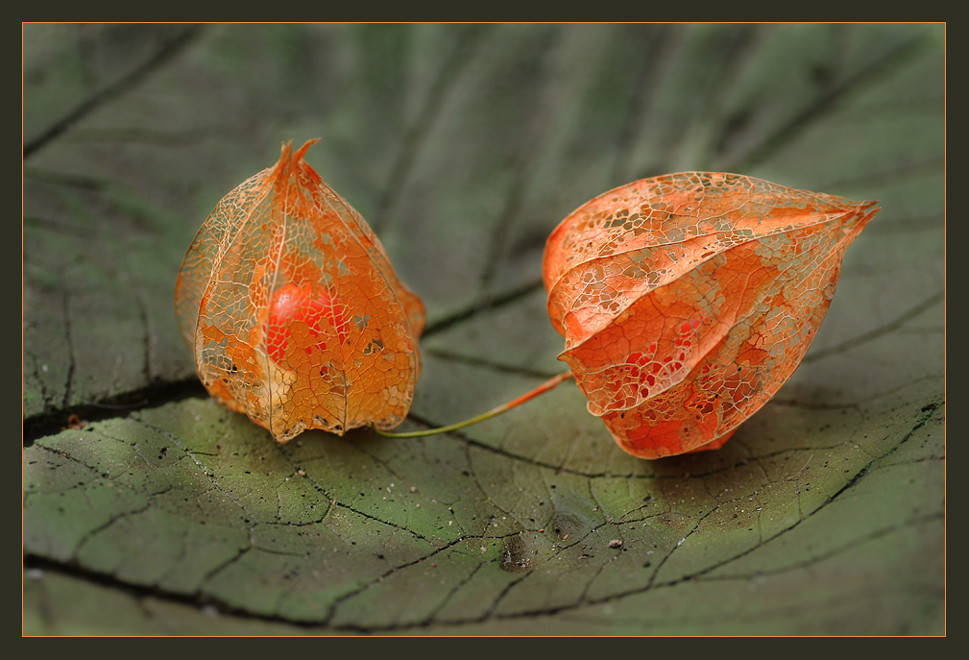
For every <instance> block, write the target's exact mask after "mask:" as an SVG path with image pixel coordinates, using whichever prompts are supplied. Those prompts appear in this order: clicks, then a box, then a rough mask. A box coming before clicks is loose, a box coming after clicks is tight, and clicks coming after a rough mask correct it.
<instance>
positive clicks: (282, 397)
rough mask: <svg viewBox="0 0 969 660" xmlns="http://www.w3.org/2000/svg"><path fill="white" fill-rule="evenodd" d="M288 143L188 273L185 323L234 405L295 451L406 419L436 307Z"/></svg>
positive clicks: (234, 201) (212, 224) (210, 222)
mask: <svg viewBox="0 0 969 660" xmlns="http://www.w3.org/2000/svg"><path fill="white" fill-rule="evenodd" d="M316 141H317V140H311V141H309V142H307V143H306V144H304V145H303V146H302V147H301V148H300V149H299V150H297V151H296V152H293V149H292V143H289V144H284V145H283V148H282V154H281V156H280V158H279V162H277V163H276V164H275V165H274V166H273V167H271V168H269V169H266V170H263V171H262V172H260V173H259V174H256V175H255V176H253V177H251V178H249V179H247V180H246V181H245V182H243V183H242V185H240V186H239V187H238V188H236V189H235V190H233V191H232V192H230V193H229V194H228V195H226V196H225V197H224V198H223V199H222V201H220V202H219V204H218V205H217V206H216V207H215V209H214V210H213V211H212V213H211V214H210V215H209V217H208V218H207V219H206V220H205V222H204V223H203V224H202V227H201V229H199V232H198V234H197V235H196V237H195V240H194V241H193V243H192V245H191V247H190V248H189V250H188V253H187V254H186V255H185V260H184V261H183V262H182V267H181V270H180V271H179V273H178V282H177V284H176V290H175V312H176V316H177V317H178V324H179V328H180V330H181V332H182V335H183V337H184V338H185V340H186V341H187V342H188V344H189V346H191V347H192V348H193V350H194V352H195V364H196V368H197V370H198V374H199V378H200V379H201V380H202V383H203V384H204V385H205V387H206V388H207V389H208V391H209V393H210V394H211V395H212V396H213V397H214V398H215V399H216V400H217V401H218V402H219V403H221V404H222V405H224V406H225V407H227V408H229V409H230V410H235V411H238V412H244V413H246V414H247V415H248V416H249V417H250V418H251V419H252V420H253V421H254V422H256V423H257V424H259V425H260V426H263V427H265V428H267V429H269V431H270V433H272V435H273V437H274V438H275V439H276V440H277V441H278V442H286V441H288V440H290V439H291V438H293V437H294V436H296V435H298V434H299V433H301V432H302V431H304V430H305V429H314V428H318V429H323V430H325V431H329V432H332V433H337V434H341V435H342V434H343V433H344V432H345V431H346V430H348V429H352V428H356V427H359V426H364V425H371V424H372V425H374V426H376V427H378V428H380V429H390V428H394V427H395V426H397V425H398V424H400V423H401V421H403V419H404V417H405V416H406V415H407V412H408V410H410V406H411V402H412V400H413V397H414V385H415V383H416V381H417V377H418V375H419V373H420V357H419V355H418V350H417V341H418V338H419V336H420V333H421V331H422V330H423V329H424V306H423V304H422V303H421V301H420V299H419V298H418V297H417V296H415V295H414V294H413V293H411V292H410V290H408V289H407V287H405V286H404V285H403V284H402V283H401V281H400V280H399V279H398V278H397V275H396V274H395V273H394V269H393V267H392V266H391V265H390V261H389V260H388V259H387V255H386V253H385V252H384V249H383V247H382V246H381V244H380V241H378V240H377V237H376V236H375V235H374V234H373V232H372V231H371V230H370V227H368V226H367V223H366V222H365V221H364V219H363V218H362V217H361V216H360V214H359V213H357V212H356V211H355V210H354V209H353V208H352V207H351V206H350V205H349V204H348V203H347V202H346V201H345V200H344V199H343V198H342V197H340V196H339V195H338V194H337V193H336V192H335V191H334V190H333V189H332V188H330V187H329V186H328V185H326V183H324V182H323V180H322V179H321V178H320V176H319V175H318V174H317V173H316V172H315V171H314V170H313V168H311V167H310V166H309V165H307V164H306V163H305V162H304V161H303V156H304V155H305V153H306V150H307V149H308V148H309V147H310V145H312V144H313V143H315V142H316Z"/></svg>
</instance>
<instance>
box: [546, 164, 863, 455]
mask: <svg viewBox="0 0 969 660" xmlns="http://www.w3.org/2000/svg"><path fill="white" fill-rule="evenodd" d="M878 210H879V209H878V208H877V207H876V202H853V201H850V200H848V199H844V198H841V197H835V196H832V195H825V194H819V193H813V192H809V191H805V190H795V189H793V188H788V187H786V186H781V185H777V184H774V183H770V182H767V181H763V180H759V179H754V178H750V177H746V176H741V175H736V174H727V173H721V172H685V173H680V174H670V175H666V176H661V177H656V178H651V179H643V180H641V181H636V182H633V183H630V184H628V185H625V186H622V187H619V188H616V189H615V190H611V191H609V192H607V193H604V194H603V195H600V196H598V197H596V198H595V199H593V200H591V201H589V202H588V203H586V204H584V205H583V206H581V207H580V208H578V209H577V210H576V211H574V212H573V213H572V214H571V215H569V216H568V217H567V218H566V219H565V220H563V221H562V223H561V224H560V225H559V226H558V227H557V228H556V229H555V231H554V232H553V233H552V234H551V235H550V236H549V238H548V241H547V244H546V248H545V255H544V262H543V276H544V281H545V287H546V290H547V291H548V312H549V317H550V319H551V321H552V324H553V325H554V326H555V328H556V330H558V332H559V333H561V334H562V335H563V336H564V337H565V350H564V351H563V352H562V353H561V354H560V356H559V359H560V360H562V361H564V362H566V363H567V364H568V365H569V367H570V369H571V371H572V374H573V376H574V377H575V380H576V383H577V384H578V386H579V388H580V389H581V390H582V391H583V393H584V394H585V396H586V398H587V399H588V409H589V412H590V413H592V414H593V415H596V416H598V417H601V418H602V420H603V422H605V424H606V427H607V428H608V429H609V431H610V432H611V434H612V436H613V437H614V438H615V440H616V442H617V443H618V444H619V446H620V447H622V448H623V449H624V450H626V451H627V452H629V453H631V454H634V455H636V456H640V457H642V458H661V457H664V456H672V455H676V454H683V453H686V452H691V451H698V450H703V449H716V448H719V447H720V446H722V445H723V444H724V443H725V442H726V441H727V439H728V438H729V437H730V435H731V434H732V433H733V432H734V431H735V430H736V429H737V427H738V426H739V425H740V424H741V423H743V422H744V420H746V419H747V418H749V417H750V416H751V415H753V414H754V413H755V412H756V411H757V410H758V409H760V408H761V407H762V406H763V405H764V404H765V403H767V401H769V400H770V398H771V397H773V396H774V394H775V393H776V392H777V390H778V389H779V388H780V386H781V385H782V384H783V383H784V382H785V381H786V380H787V379H788V378H790V376H791V374H792V373H793V372H794V370H795V369H796V368H797V366H798V364H799V363H800V361H801V359H802V358H803V357H804V354H805V352H806V351H807V349H808V347H809V346H810V344H811V341H812V340H813V339H814V336H815V334H816V333H817V331H818V328H819V327H820V325H821V322H822V320H823V319H824V315H825V313H826V312H827V310H828V307H829V305H830V303H831V299H832V296H833V295H834V291H835V286H836V284H837V282H838V277H839V275H840V271H841V264H842V259H843V257H844V253H845V250H846V248H847V247H848V245H849V244H850V243H851V242H852V241H853V240H854V239H855V238H856V237H857V236H858V234H859V233H860V232H861V230H862V229H863V228H864V227H865V225H866V224H867V223H868V222H869V221H870V220H871V219H872V218H873V217H874V216H875V214H876V213H877V212H878Z"/></svg>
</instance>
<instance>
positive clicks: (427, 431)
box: [371, 371, 572, 438]
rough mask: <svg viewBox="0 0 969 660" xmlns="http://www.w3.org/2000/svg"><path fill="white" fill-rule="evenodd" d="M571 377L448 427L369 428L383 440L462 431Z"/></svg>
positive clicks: (558, 378) (562, 376)
mask: <svg viewBox="0 0 969 660" xmlns="http://www.w3.org/2000/svg"><path fill="white" fill-rule="evenodd" d="M571 377H572V372H571V371H567V372H565V373H564V374H559V375H558V376H555V377H553V378H549V379H548V380H547V381H545V382H544V383H542V384H541V385H539V386H538V387H536V388H535V389H533V390H531V391H530V392H526V393H525V394H523V395H521V396H520V397H518V398H517V399H514V400H513V401H509V402H508V403H503V404H501V405H500V406H498V407H497V408H492V409H491V410H489V411H488V412H486V413H482V414H480V415H478V416H476V417H472V418H470V419H466V420H464V421H463V422H457V423H456V424H449V425H448V426H441V427H438V428H436V429H425V430H424V431H408V432H404V433H392V432H389V431H381V430H380V429H378V428H376V427H371V428H373V430H374V431H376V432H377V433H378V434H380V435H382V436H384V437H385V438H423V437H425V436H428V435H437V434H438V433H447V432H448V431H456V430H458V429H463V428H464V427H465V426H471V425H472V424H477V423H478V422H483V421H485V420H486V419H491V418H492V417H495V416H497V415H500V414H501V413H503V412H507V411H509V410H511V409H512V408H516V407H518V406H520V405H521V404H523V403H525V402H526V401H530V400H531V399H534V398H535V397H537V396H538V395H539V394H544V393H545V392H548V391H549V390H550V389H552V388H554V387H555V386H557V385H558V384H559V383H562V382H563V381H566V380H568V379H569V378H571Z"/></svg>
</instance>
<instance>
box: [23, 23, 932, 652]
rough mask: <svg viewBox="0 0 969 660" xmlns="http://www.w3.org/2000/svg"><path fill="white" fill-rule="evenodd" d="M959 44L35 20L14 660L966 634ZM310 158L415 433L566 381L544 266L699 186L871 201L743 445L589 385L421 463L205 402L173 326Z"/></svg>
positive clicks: (816, 35) (849, 33)
mask: <svg viewBox="0 0 969 660" xmlns="http://www.w3.org/2000/svg"><path fill="white" fill-rule="evenodd" d="M944 65H945V31H944V26H942V25H903V24H891V25H845V24H839V25H807V24H805V25H797V24H790V25H743V24H731V25H631V24H619V25H492V24H484V25H473V24H472V25H461V24H455V25H451V24H449V25H419V24H411V25H326V24H322V25H315V24H295V25H287V24H282V25H258V24H257V25H221V24H216V25H201V26H195V25H184V24H151V25H138V24H110V25H99V24H86V25H71V24H26V25H24V26H23V85H24V90H23V113H24V119H23V139H24V181H23V188H24V193H23V194H24V217H23V268H24V284H23V305H24V308H23V324H24V337H23V340H24V354H23V388H24V389H23V415H24V449H23V489H24V493H23V508H24V511H23V544H24V555H25V560H24V562H25V570H24V583H23V607H24V621H23V631H24V633H25V634H30V635H51V634H54V635H57V634H268V635H274V634H423V635H429V634H448V635H450V634H459V635H460V634H475V635H495V634H553V635H554V634H593V635H611V634H634V635H637V634H649V635H654V634H689V635H692V634H707V635H710V634H793V635H799V634H852V635H853V634H891V635H906V634H919V635H936V634H943V633H944V632H945V562H944V549H945V538H944V533H945V481H944V475H945V466H944V460H945V445H944V438H945V433H944V432H945V394H944V392H945V389H944V387H945V356H944V347H945V318H944V307H945V306H944V290H945V217H944V208H945V207H944V201H945V69H944ZM313 137H321V138H322V141H321V143H320V144H319V145H317V146H316V147H314V148H313V149H312V150H311V151H310V152H309V155H308V161H309V162H310V164H311V165H313V167H314V168H316V169H317V171H318V172H319V173H320V174H321V176H322V177H323V178H324V179H325V180H326V181H327V182H328V183H329V184H330V185H332V186H333V187H334V188H335V189H336V190H337V191H339V192H340V193H341V194H342V195H343V196H344V197H345V198H347V199H348V200H349V201H350V202H351V203H352V204H353V205H354V206H355V207H356V208H357V210H359V211H360V212H361V213H362V214H363V216H364V217H365V218H367V220H368V221H369V222H370V224H371V226H372V227H373V228H374V230H375V231H376V232H377V233H378V235H379V236H380V238H381V240H382V241H383V243H384V245H385V246H386V248H387V251H388V253H389V254H390V257H391V259H392V260H393V262H394V264H395V266H396V268H397V270H398V273H399V274H400V275H401V277H402V279H403V280H404V281H405V282H407V284H408V285H409V286H410V287H411V288H412V289H413V290H415V291H416V292H417V293H418V294H419V295H421V296H422V297H423V298H424V301H425V303H426V305H427V308H428V313H429V327H428V330H427V332H426V335H425V337H424V339H423V340H422V344H421V347H422V353H423V356H424V360H425V369H424V371H423V374H422V377H421V380H420V382H419V383H418V392H417V397H416V400H415V405H414V408H413V410H412V415H411V421H409V422H407V426H409V427H415V428H417V427H420V426H422V425H437V424H444V423H449V422H452V421H456V420H459V419H463V418H464V417H466V416H469V415H471V414H475V413H478V412H481V411H483V410H485V409H487V408H490V407H491V406H493V405H496V404H498V403H501V402H503V401H505V400H508V399H510V398H512V397H514V396H517V395H518V394H521V393H522V392H524V391H526V390H527V389H530V388H531V387H533V386H534V385H535V384H537V383H539V382H541V380H543V379H545V378H547V377H549V376H551V375H553V374H555V373H558V372H560V371H561V370H562V369H563V365H562V364H561V363H559V362H557V361H556V355H557V353H558V351H559V350H561V345H562V340H561V338H560V337H559V336H558V335H557V334H556V333H555V332H554V330H553V329H552V328H551V326H550V324H549V323H548V320H547V317H546V315H545V309H544V304H545V295H544V290H543V288H542V285H541V257H542V249H543V246H544V240H545V237H546V236H547V235H548V233H549V232H550V231H551V230H552V229H553V228H554V227H555V226H556V224H557V223H558V222H559V221H560V220H561V219H562V218H564V217H565V216H566V215H567V214H568V213H569V212H570V211H572V210H573V209H574V208H576V207H577V206H579V205H581V204H582V203H583V202H585V201H586V200H587V199H589V198H591V197H593V196H595V195H597V194H599V193H601V192H604V191H606V190H608V189H610V188H613V187H616V186H619V185H622V184H624V183H627V182H629V181H632V180H634V179H638V178H642V177H647V176H655V175H659V174H664V173H668V172H674V171H680V170H721V171H733V172H739V173H743V174H748V175H751V176H757V177H762V178H766V179H769V180H772V181H776V182H778V183H782V184H785V185H790V186H794V187H798V188H807V189H812V190H816V191H821V192H827V193H832V194H838V195H844V196H847V197H851V198H854V199H877V200H879V201H880V202H881V205H882V207H883V210H882V212H881V213H880V214H879V216H878V217H877V218H876V219H875V220H874V221H873V222H872V223H871V224H870V225H869V227H868V228H867V229H866V230H865V232H864V233H863V234H862V236H861V237H860V238H859V239H858V240H857V241H856V243H855V244H854V245H852V247H851V248H850V249H849V251H848V254H847V258H846V261H845V266H844V270H843V275H842V280H841V284H840V286H839V290H838V294H837V295H836V297H835V299H834V302H833V304H832V306H831V310H830V312H829V314H828V318H827V320H826V321H825V324H824V326H823V327H822V329H821V332H820V333H819V335H818V337H817V339H816V340H815V343H814V345H813V347H812V349H811V351H810V352H809V354H808V356H807V358H806V360H805V361H804V363H803V364H802V366H801V367H800V369H799V370H798V371H797V372H796V373H795V375H794V377H793V379H792V380H791V381H790V382H789V383H788V384H787V385H786V386H785V387H784V388H782V390H781V391H780V393H779V394H778V396H777V397H776V398H775V399H774V401H772V402H771V403H770V404H768V405H767V406H766V407H765V408H764V409H763V410H762V411H761V412H760V413H758V414H757V415H756V416H755V417H754V418H753V419H751V420H750V421H749V422H748V423H747V424H746V425H745V426H743V427H742V428H741V429H740V431H738V433H737V434H736V435H735V436H734V438H733V439H732V440H731V441H730V442H729V443H728V444H727V445H726V446H725V447H724V448H723V449H722V450H720V451H716V452H706V453H702V454H696V455H690V456H683V457H676V458H671V459H664V460H661V461H655V462H648V461H641V460H638V459H635V458H633V457H631V456H628V455H626V454H625V453H623V452H622V451H621V450H619V449H618V448H617V447H616V446H615V444H614V443H613V441H612V440H611V438H610V437H609V435H608V433H607V432H606V430H605V427H604V426H603V425H602V424H601V422H599V421H598V420H597V419H595V418H594V417H592V416H591V415H589V414H588V413H587V412H586V410H585V402H584V399H583V397H582V395H581V393H579V392H578V391H577V390H576V389H575V387H574V386H572V385H571V384H567V385H563V386H561V387H559V388H558V389H557V390H555V391H553V392H552V393H550V394H548V395H546V396H544V397H542V398H541V399H539V400H536V401H534V402H532V403H530V404H528V405H527V406H525V407H523V408H521V409H518V410H516V411H514V412H512V413H509V414H508V415H505V416H504V417H501V418H497V419H495V420H492V421H489V422H487V423H485V424H482V425H480V426H477V427H472V428H468V429H465V430H463V431H461V432H459V433H453V434H449V435H444V436H438V437H432V438H426V439H422V440H386V439H382V438H379V437H377V436H374V435H373V434H371V433H370V432H368V431H365V430H361V431H355V432H352V433H350V434H348V435H347V436H345V437H343V438H338V437H336V436H330V435H326V434H323V433H319V432H309V433H306V434H304V435H302V436H300V438H299V439H298V440H296V441H293V442H291V443H290V444H287V445H284V446H278V445H276V444H274V443H273V442H272V440H271V439H270V437H269V436H268V434H267V433H266V432H265V431H263V430H262V429H260V428H258V427H255V426H254V425H252V424H251V423H249V422H248V421H247V420H246V419H245V418H243V417H241V416H239V415H235V414H231V413H228V412H226V411H224V410H222V409H220V408H219V407H218V406H217V405H215V404H214V403H213V402H212V401H211V400H209V399H208V398H207V396H206V395H205V392H204V390H203V389H202V388H201V386H199V385H198V384H197V382H196V380H195V377H194V369H193V365H192V361H191V356H190V353H189V350H188V349H187V347H185V346H184V345H183V344H182V342H181V340H180V338H179V337H178V334H177V332H176V328H175V321H174V317H173V312H172V296H173V287H174V281H175V274H176V272H177V269H178V266H179V263H180V261H181V258H182V256H183V255H184V252H185V250H186V249H187V247H188V245H189V243H190V242H191V240H192V237H193V236H194V234H195V231H196V230H197V229H198V227H199V225H200V224H201V222H202V220H203V219H204V218H205V217H206V215H207V214H208V212H209V211H210V210H211V208H212V207H213V206H214V205H215V203H216V202H217V201H218V200H219V199H220V198H221V197H222V196H223V195H224V194H226V193H227V192H228V191H229V190H231V189H232V188H233V187H234V186H235V185H237V184H238V183H240V182H241V181H242V180H244V179H245V178H247V177H249V176H251V175H252V174H254V173H256V172H257V171H259V170H261V169H263V168H265V167H268V166H269V165H271V164H272V163H273V162H275V160H276V158H277V156H278V149H279V145H280V143H281V142H282V141H288V140H290V139H293V140H295V141H296V142H297V143H301V142H302V141H303V140H305V139H308V138H313Z"/></svg>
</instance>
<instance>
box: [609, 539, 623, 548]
mask: <svg viewBox="0 0 969 660" xmlns="http://www.w3.org/2000/svg"><path fill="white" fill-rule="evenodd" d="M609 547H610V548H621V547H622V540H621V539H613V540H611V541H609Z"/></svg>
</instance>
